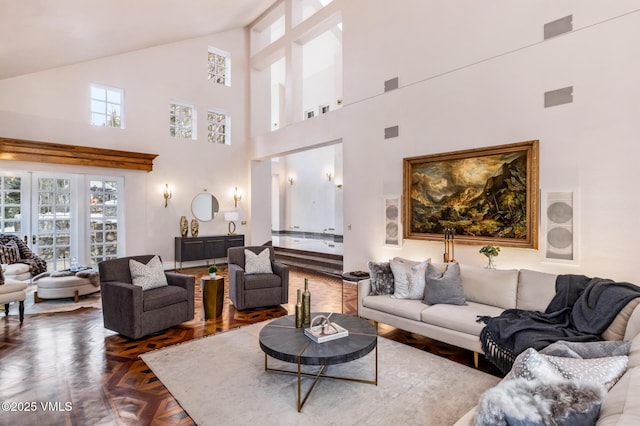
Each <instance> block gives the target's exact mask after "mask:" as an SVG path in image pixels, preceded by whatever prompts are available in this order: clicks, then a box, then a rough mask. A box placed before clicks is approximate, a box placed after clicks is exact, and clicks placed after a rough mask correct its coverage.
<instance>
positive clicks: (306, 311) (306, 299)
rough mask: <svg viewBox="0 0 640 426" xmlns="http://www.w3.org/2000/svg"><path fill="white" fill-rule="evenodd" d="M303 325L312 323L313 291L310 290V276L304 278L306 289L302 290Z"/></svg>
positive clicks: (307, 325)
mask: <svg viewBox="0 0 640 426" xmlns="http://www.w3.org/2000/svg"><path fill="white" fill-rule="evenodd" d="M302 325H303V326H304V327H309V325H311V293H310V292H309V278H305V279H304V291H303V292H302Z"/></svg>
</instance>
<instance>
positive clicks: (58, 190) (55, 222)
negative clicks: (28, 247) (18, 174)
mask: <svg viewBox="0 0 640 426" xmlns="http://www.w3.org/2000/svg"><path fill="white" fill-rule="evenodd" d="M37 188H38V194H37V197H36V199H37V200H38V209H37V211H38V226H37V229H38V239H37V241H38V247H37V251H38V255H39V256H41V257H42V258H44V259H45V260H46V262H47V269H48V270H49V271H59V270H62V269H67V268H69V266H70V262H71V259H70V257H71V238H70V232H71V220H72V218H71V215H70V211H71V208H70V207H71V201H72V200H71V181H70V180H69V179H61V178H38V184H37Z"/></svg>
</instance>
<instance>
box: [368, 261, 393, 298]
mask: <svg viewBox="0 0 640 426" xmlns="http://www.w3.org/2000/svg"><path fill="white" fill-rule="evenodd" d="M368 266H369V275H370V278H371V294H372V295H373V296H377V295H379V294H393V272H391V265H390V264H389V262H372V261H369V264H368Z"/></svg>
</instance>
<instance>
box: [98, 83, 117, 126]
mask: <svg viewBox="0 0 640 426" xmlns="http://www.w3.org/2000/svg"><path fill="white" fill-rule="evenodd" d="M91 124H93V125H94V126H106V127H116V128H119V129H123V128H124V90H122V89H118V88H116V87H107V86H102V85H98V84H92V85H91Z"/></svg>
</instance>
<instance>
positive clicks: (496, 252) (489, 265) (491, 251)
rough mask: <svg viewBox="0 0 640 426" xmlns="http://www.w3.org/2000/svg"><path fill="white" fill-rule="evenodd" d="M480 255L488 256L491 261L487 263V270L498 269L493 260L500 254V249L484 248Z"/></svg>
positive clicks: (495, 247)
mask: <svg viewBox="0 0 640 426" xmlns="http://www.w3.org/2000/svg"><path fill="white" fill-rule="evenodd" d="M480 253H482V254H484V255H485V256H487V259H489V261H488V262H487V266H485V268H487V269H496V264H495V263H494V262H493V258H494V257H496V256H497V255H499V254H500V247H498V246H484V247H482V248H481V249H480Z"/></svg>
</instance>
